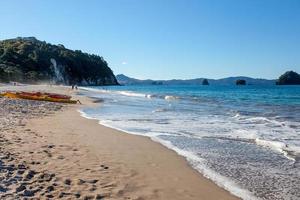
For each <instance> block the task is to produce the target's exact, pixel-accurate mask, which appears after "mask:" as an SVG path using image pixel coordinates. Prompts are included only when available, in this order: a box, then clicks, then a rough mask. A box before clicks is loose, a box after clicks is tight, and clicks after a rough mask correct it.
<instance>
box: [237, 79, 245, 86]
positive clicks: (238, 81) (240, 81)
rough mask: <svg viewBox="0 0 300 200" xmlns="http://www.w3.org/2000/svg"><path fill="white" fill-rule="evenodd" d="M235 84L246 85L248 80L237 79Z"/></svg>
mask: <svg viewBox="0 0 300 200" xmlns="http://www.w3.org/2000/svg"><path fill="white" fill-rule="evenodd" d="M235 84H236V85H246V81H245V80H243V79H239V80H236V82H235Z"/></svg>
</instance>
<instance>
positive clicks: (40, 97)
mask: <svg viewBox="0 0 300 200" xmlns="http://www.w3.org/2000/svg"><path fill="white" fill-rule="evenodd" d="M55 95H56V94H55ZM1 96H4V97H8V98H13V99H28V100H36V101H50V102H58V103H71V104H76V103H77V101H76V100H71V97H70V98H66V97H69V96H66V95H62V97H64V98H57V97H59V96H55V98H54V97H53V96H52V95H50V96H49V95H46V94H45V93H31V92H4V93H2V94H1Z"/></svg>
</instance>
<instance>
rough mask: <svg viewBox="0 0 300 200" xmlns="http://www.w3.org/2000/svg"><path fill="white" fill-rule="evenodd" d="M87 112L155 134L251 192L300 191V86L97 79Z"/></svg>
mask: <svg viewBox="0 0 300 200" xmlns="http://www.w3.org/2000/svg"><path fill="white" fill-rule="evenodd" d="M83 89H85V92H84V93H83V94H84V95H88V96H91V97H95V98H101V99H103V100H104V102H103V104H101V105H99V107H98V108H89V109H83V110H81V112H82V114H83V116H85V117H89V118H96V119H99V121H100V123H101V124H103V125H106V126H110V127H113V128H117V129H121V130H123V131H125V132H128V133H132V134H139V135H144V136H148V137H151V138H152V139H153V140H155V141H157V142H160V143H162V144H163V145H166V146H167V147H168V148H170V149H173V150H174V151H176V152H177V153H178V154H180V155H182V156H184V157H186V159H187V160H188V161H189V163H190V164H191V165H192V166H193V167H194V168H196V169H197V170H198V171H199V172H201V173H203V174H204V175H205V176H207V177H208V178H210V179H212V180H213V181H215V182H216V183H217V184H218V185H220V186H221V187H224V188H225V189H227V190H229V191H230V192H232V193H233V194H235V195H237V196H240V197H242V198H244V199H255V198H258V199H300V87H299V86H113V87H89V88H83Z"/></svg>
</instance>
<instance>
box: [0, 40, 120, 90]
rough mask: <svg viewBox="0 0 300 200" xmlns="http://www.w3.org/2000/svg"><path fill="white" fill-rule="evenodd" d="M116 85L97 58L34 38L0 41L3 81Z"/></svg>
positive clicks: (1, 77)
mask: <svg viewBox="0 0 300 200" xmlns="http://www.w3.org/2000/svg"><path fill="white" fill-rule="evenodd" d="M9 81H18V82H23V83H39V82H48V83H50V82H51V83H53V84H66V85H69V84H78V85H117V84H118V82H117V79H116V77H115V76H114V74H113V72H112V70H111V69H110V68H109V67H108V64H107V62H106V61H105V60H104V59H103V58H102V57H100V56H98V55H93V54H88V53H83V52H81V51H80V50H75V51H73V50H70V49H67V48H65V47H64V45H61V44H59V45H52V44H49V43H46V42H45V41H40V40H37V39H36V38H34V37H18V38H15V39H8V40H2V41H0V82H9Z"/></svg>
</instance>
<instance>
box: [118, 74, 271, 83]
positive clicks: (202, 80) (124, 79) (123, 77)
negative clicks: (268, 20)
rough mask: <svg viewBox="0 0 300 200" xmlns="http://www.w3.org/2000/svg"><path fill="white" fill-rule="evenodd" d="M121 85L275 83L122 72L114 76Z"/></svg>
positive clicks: (254, 79) (246, 78) (234, 78)
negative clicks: (151, 76)
mask: <svg viewBox="0 0 300 200" xmlns="http://www.w3.org/2000/svg"><path fill="white" fill-rule="evenodd" d="M116 78H117V80H118V82H119V83H120V84H121V85H158V84H157V83H159V85H235V84H236V81H237V80H245V81H246V82H247V84H249V85H275V83H276V80H267V79H258V78H250V77H244V76H237V77H228V78H222V79H206V78H196V79H186V80H181V79H173V80H151V79H147V80H140V79H135V78H131V77H128V76H126V75H124V74H119V75H117V76H116Z"/></svg>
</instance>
